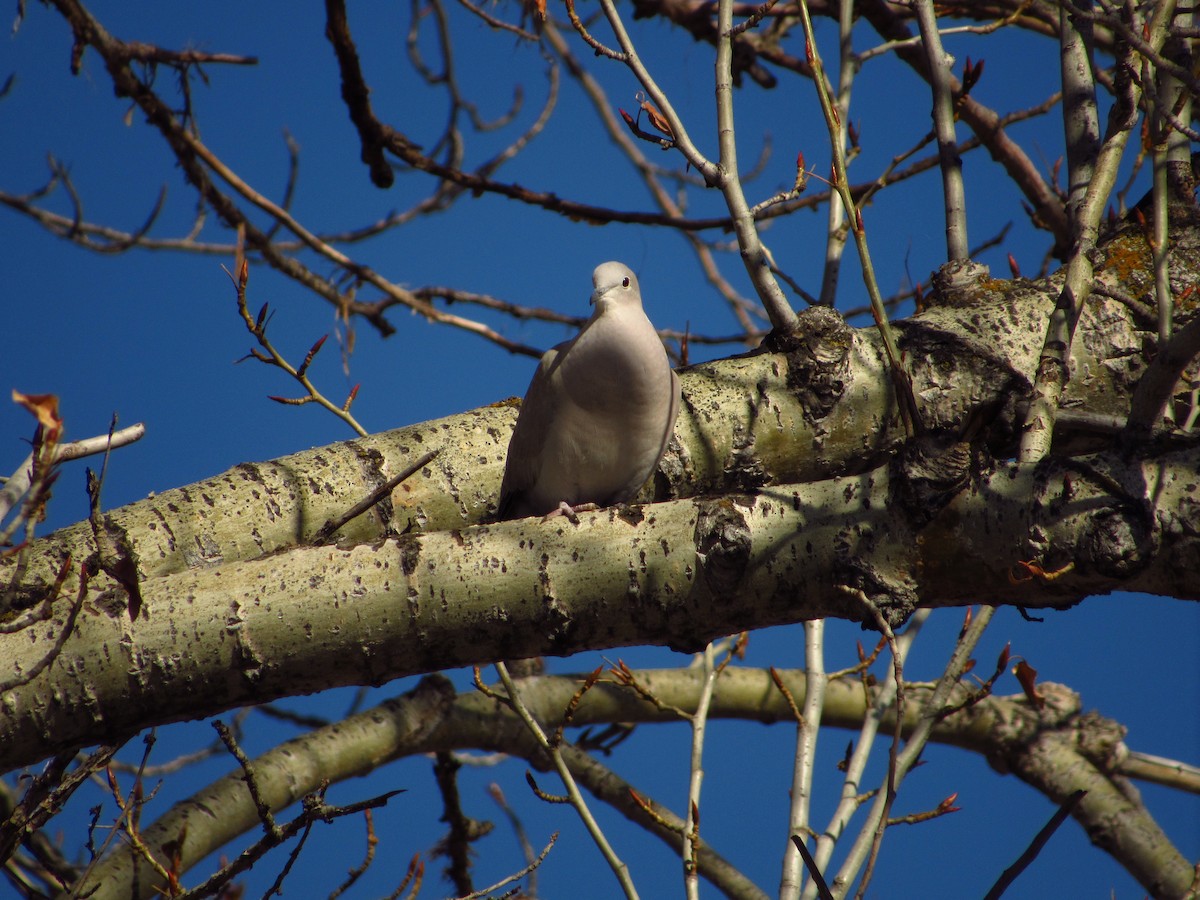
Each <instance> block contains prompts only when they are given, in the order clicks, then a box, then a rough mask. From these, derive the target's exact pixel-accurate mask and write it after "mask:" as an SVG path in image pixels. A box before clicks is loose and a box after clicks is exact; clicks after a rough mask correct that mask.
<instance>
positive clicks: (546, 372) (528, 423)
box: [496, 342, 570, 519]
mask: <svg viewBox="0 0 1200 900" xmlns="http://www.w3.org/2000/svg"><path fill="white" fill-rule="evenodd" d="M569 344H570V342H568V343H566V344H559V345H558V346H557V347H552V348H550V349H549V350H547V351H546V352H545V353H543V354H542V361H541V363H539V364H538V367H537V370H536V371H535V372H534V373H533V380H532V381H530V382H529V390H527V391H526V392H525V399H524V400H522V401H521V411H520V412H519V413H518V414H517V424H516V425H515V426H513V434H512V439H511V440H510V441H509V444H508V461H507V462H506V463H505V466H504V480H503V482H501V485H500V505H499V508H498V509H497V512H496V515H497V518H499V519H507V518H512V515H513V512H514V510H516V509H519V507H520V502H521V499H522V497H523V496H524V495H525V494H526V493H527V492H528V491H529V490H530V489H532V488H533V486H534V485H536V484H537V480H538V475H539V474H541V470H542V450H543V448H544V447H545V445H546V432H547V429H548V428H549V427H550V420H551V418H552V414H553V410H554V407H555V405H556V398H555V396H554V391H555V386H554V385H553V384H552V379H551V372H552V370H553V368H554V365H555V362H556V361H557V360H558V357H559V355H560V353H561V352H565V350H566V348H567V347H568V346H569Z"/></svg>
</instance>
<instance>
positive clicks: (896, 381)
mask: <svg viewBox="0 0 1200 900" xmlns="http://www.w3.org/2000/svg"><path fill="white" fill-rule="evenodd" d="M800 19H801V22H802V23H803V25H804V40H805V48H806V52H807V54H808V57H809V59H810V61H811V63H812V67H813V83H814V84H815V85H816V88H817V97H818V99H819V100H820V101H821V110H822V112H823V113H824V114H825V124H826V127H827V128H828V130H829V135H830V143H831V145H832V147H833V181H834V184H833V187H834V189H835V190H837V191H838V192H839V193H840V194H841V196H842V203H843V204H845V207H846V210H847V215H848V216H849V218H850V231H851V233H852V234H853V235H854V243H855V245H856V246H857V248H858V258H859V262H860V264H861V269H862V276H863V283H864V284H865V285H866V288H867V295H868V297H870V299H871V311H872V313H873V314H874V316H875V325H876V327H877V328H878V329H879V335H880V337H881V338H882V339H883V348H884V352H885V353H886V355H887V360H888V373H889V375H890V376H891V379H892V386H893V388H894V389H895V392H896V403H897V406H898V408H899V411H900V418H901V420H902V421H903V423H904V430H905V432H906V433H907V434H908V435H909V436H910V437H911V436H914V435H916V434H919V433H920V432H921V431H922V430H923V426H922V424H921V417H920V412H919V410H918V409H917V401H916V398H915V396H914V395H913V390H912V380H911V379H910V378H909V376H908V373H907V372H906V371H904V369H903V368H902V367H901V365H900V351H899V350H898V349H897V346H896V338H895V335H894V334H893V332H892V328H891V325H890V324H889V323H888V318H887V311H886V310H885V309H884V306H883V297H882V295H881V294H880V291H879V283H878V281H877V280H876V278H875V268H874V266H873V265H872V263H871V253H870V250H869V249H868V248H867V236H866V230H865V228H864V227H863V219H862V212H861V210H860V209H859V208H858V207H857V206H856V205H855V202H854V199H853V197H851V195H850V188H849V185H850V182H849V179H848V176H847V172H846V154H845V153H844V152H843V148H842V145H841V142H840V141H838V139H837V135H838V130H839V122H840V117H839V114H838V111H837V108H836V107H835V106H834V105H833V100H832V98H831V97H830V96H829V87H828V84H827V82H826V79H825V69H824V66H823V65H822V63H821V55H820V53H819V52H818V50H817V39H816V35H815V34H814V33H813V25H812V17H811V16H810V15H809V11H808V3H807V0H800Z"/></svg>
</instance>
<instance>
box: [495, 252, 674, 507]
mask: <svg viewBox="0 0 1200 900" xmlns="http://www.w3.org/2000/svg"><path fill="white" fill-rule="evenodd" d="M592 285H593V287H594V290H593V291H592V296H591V303H592V304H593V305H594V306H595V310H594V311H593V312H592V316H591V318H590V319H588V321H587V323H586V324H585V325H584V326H583V328H582V329H581V330H580V332H579V334H577V335H576V336H575V337H574V338H573V339H571V340H569V341H566V342H564V343H562V344H559V345H558V346H556V347H553V348H552V349H550V350H547V351H546V353H545V354H544V355H543V356H542V361H541V363H540V364H539V365H538V368H537V371H536V372H535V373H534V375H533V380H532V381H531V382H530V384H529V390H528V391H526V393H525V400H524V401H523V402H522V404H521V411H520V413H519V414H518V416H517V424H516V427H515V428H514V429H513V434H512V439H511V440H510V441H509V444H508V460H507V462H506V464H505V467H504V481H503V483H502V484H501V487H500V505H499V510H498V512H497V518H498V519H519V518H523V517H526V516H540V515H551V514H554V513H556V512H559V511H561V512H564V513H566V514H567V515H569V516H570V515H573V513H574V512H575V509H574V508H575V507H576V506H586V505H587V504H594V505H595V506H597V507H601V506H613V505H615V504H618V503H625V502H628V501H629V500H632V499H633V498H634V497H635V496H636V495H637V492H638V490H640V489H641V487H642V485H643V484H645V483H646V480H647V479H648V478H649V477H650V475H651V474H652V473H653V472H654V469H655V467H656V466H657V465H658V462H659V460H660V459H662V455H663V451H664V450H666V447H667V442H668V441H669V440H670V439H671V435H672V434H673V433H674V430H675V417H676V415H677V414H678V412H679V378H678V377H677V376H676V375H675V372H674V371H672V369H671V363H670V361H669V360H668V359H667V354H666V351H665V350H664V349H663V345H662V341H660V340H659V338H658V335H657V334H656V333H655V331H654V326H653V325H651V324H650V320H649V319H648V318H646V313H645V312H644V311H643V310H642V294H641V289H640V288H639V287H638V280H637V276H636V275H634V274H633V271H632V270H631V269H629V268H628V267H627V266H625V265H622V264H621V263H619V262H606V263H603V264H601V265H599V266H597V267H596V271H595V272H593V273H592Z"/></svg>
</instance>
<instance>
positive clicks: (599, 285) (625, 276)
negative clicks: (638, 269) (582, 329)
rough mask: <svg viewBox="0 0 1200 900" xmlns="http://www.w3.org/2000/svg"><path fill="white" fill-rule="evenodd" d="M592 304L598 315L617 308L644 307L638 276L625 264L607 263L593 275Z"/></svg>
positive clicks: (599, 267) (601, 265)
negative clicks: (626, 306) (627, 306)
mask: <svg viewBox="0 0 1200 900" xmlns="http://www.w3.org/2000/svg"><path fill="white" fill-rule="evenodd" d="M592 287H593V290H592V298H591V302H592V304H593V305H594V306H595V307H596V313H597V315H598V314H600V313H602V312H603V311H604V310H605V309H611V308H613V307H617V306H625V305H630V304H632V305H636V306H641V305H642V291H641V288H640V287H639V286H638V280H637V276H636V275H634V274H633V270H632V269H630V268H629V266H627V265H625V264H624V263H619V262H606V263H601V264H600V265H598V266H596V271H594V272H593V273H592Z"/></svg>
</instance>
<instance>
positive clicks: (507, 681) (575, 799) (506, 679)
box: [496, 662, 638, 900]
mask: <svg viewBox="0 0 1200 900" xmlns="http://www.w3.org/2000/svg"><path fill="white" fill-rule="evenodd" d="M496 671H497V673H499V675H500V680H501V681H502V682H503V683H504V689H505V690H506V691H507V692H508V700H509V703H510V704H511V706H512V710H513V712H515V713H516V714H517V716H518V717H519V718H520V719H521V721H522V722H524V723H525V727H526V728H528V729H529V731H530V733H531V734H532V735H533V736H534V738H535V739H536V740H537V742H538V744H539V745H541V747H542V749H543V750H545V751H546V753H548V754H549V755H550V759H551V760H552V761H553V763H554V768H555V769H556V770H557V771H558V775H559V777H560V778H561V779H562V782H563V785H564V786H565V787H566V789H567V794H568V796H569V797H570V802H571V805H572V806H574V807H575V811H576V812H577V813H578V814H579V818H580V819H582V820H583V824H584V827H586V828H587V830H588V834H590V835H591V837H592V840H593V841H594V842H595V844H596V846H597V847H598V848H599V849H600V853H601V854H602V855H603V856H604V859H605V861H607V862H608V865H609V868H611V869H612V871H613V874H614V875H616V876H617V881H618V883H619V884H620V885H621V890H622V891H623V892H624V894H625V896H626V898H628V900H636V898H637V896H638V893H637V889H636V888H635V887H634V886H633V881H632V879H631V878H630V877H629V868H628V866H626V865H625V863H623V862H622V861H621V859H620V858H619V857H618V856H617V854H616V851H614V850H613V848H612V846H611V845H610V844H609V843H608V838H606V837H605V836H604V832H603V831H601V829H600V825H599V823H597V822H596V820H595V818H594V817H593V816H592V813H591V810H589V809H588V805H587V801H585V800H584V799H583V794H581V793H580V792H579V787H578V786H577V785H576V784H575V779H574V777H573V776H572V775H571V770H570V769H569V768H568V767H567V763H566V761H565V760H564V759H563V755H562V752H561V750H560V748H559V747H554V746H551V744H550V741H549V740H548V739H547V738H546V732H545V731H543V730H542V726H541V725H539V724H538V722H537V720H536V719H534V718H533V716H532V714H530V712H529V710H528V708H526V706H525V704H524V703H523V702H522V700H521V694H520V692H519V691H518V690H517V686H516V685H515V684H514V683H513V680H512V677H511V676H510V675H509V674H508V667H507V666H506V665H505V664H504V663H502V662H498V663H496Z"/></svg>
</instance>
